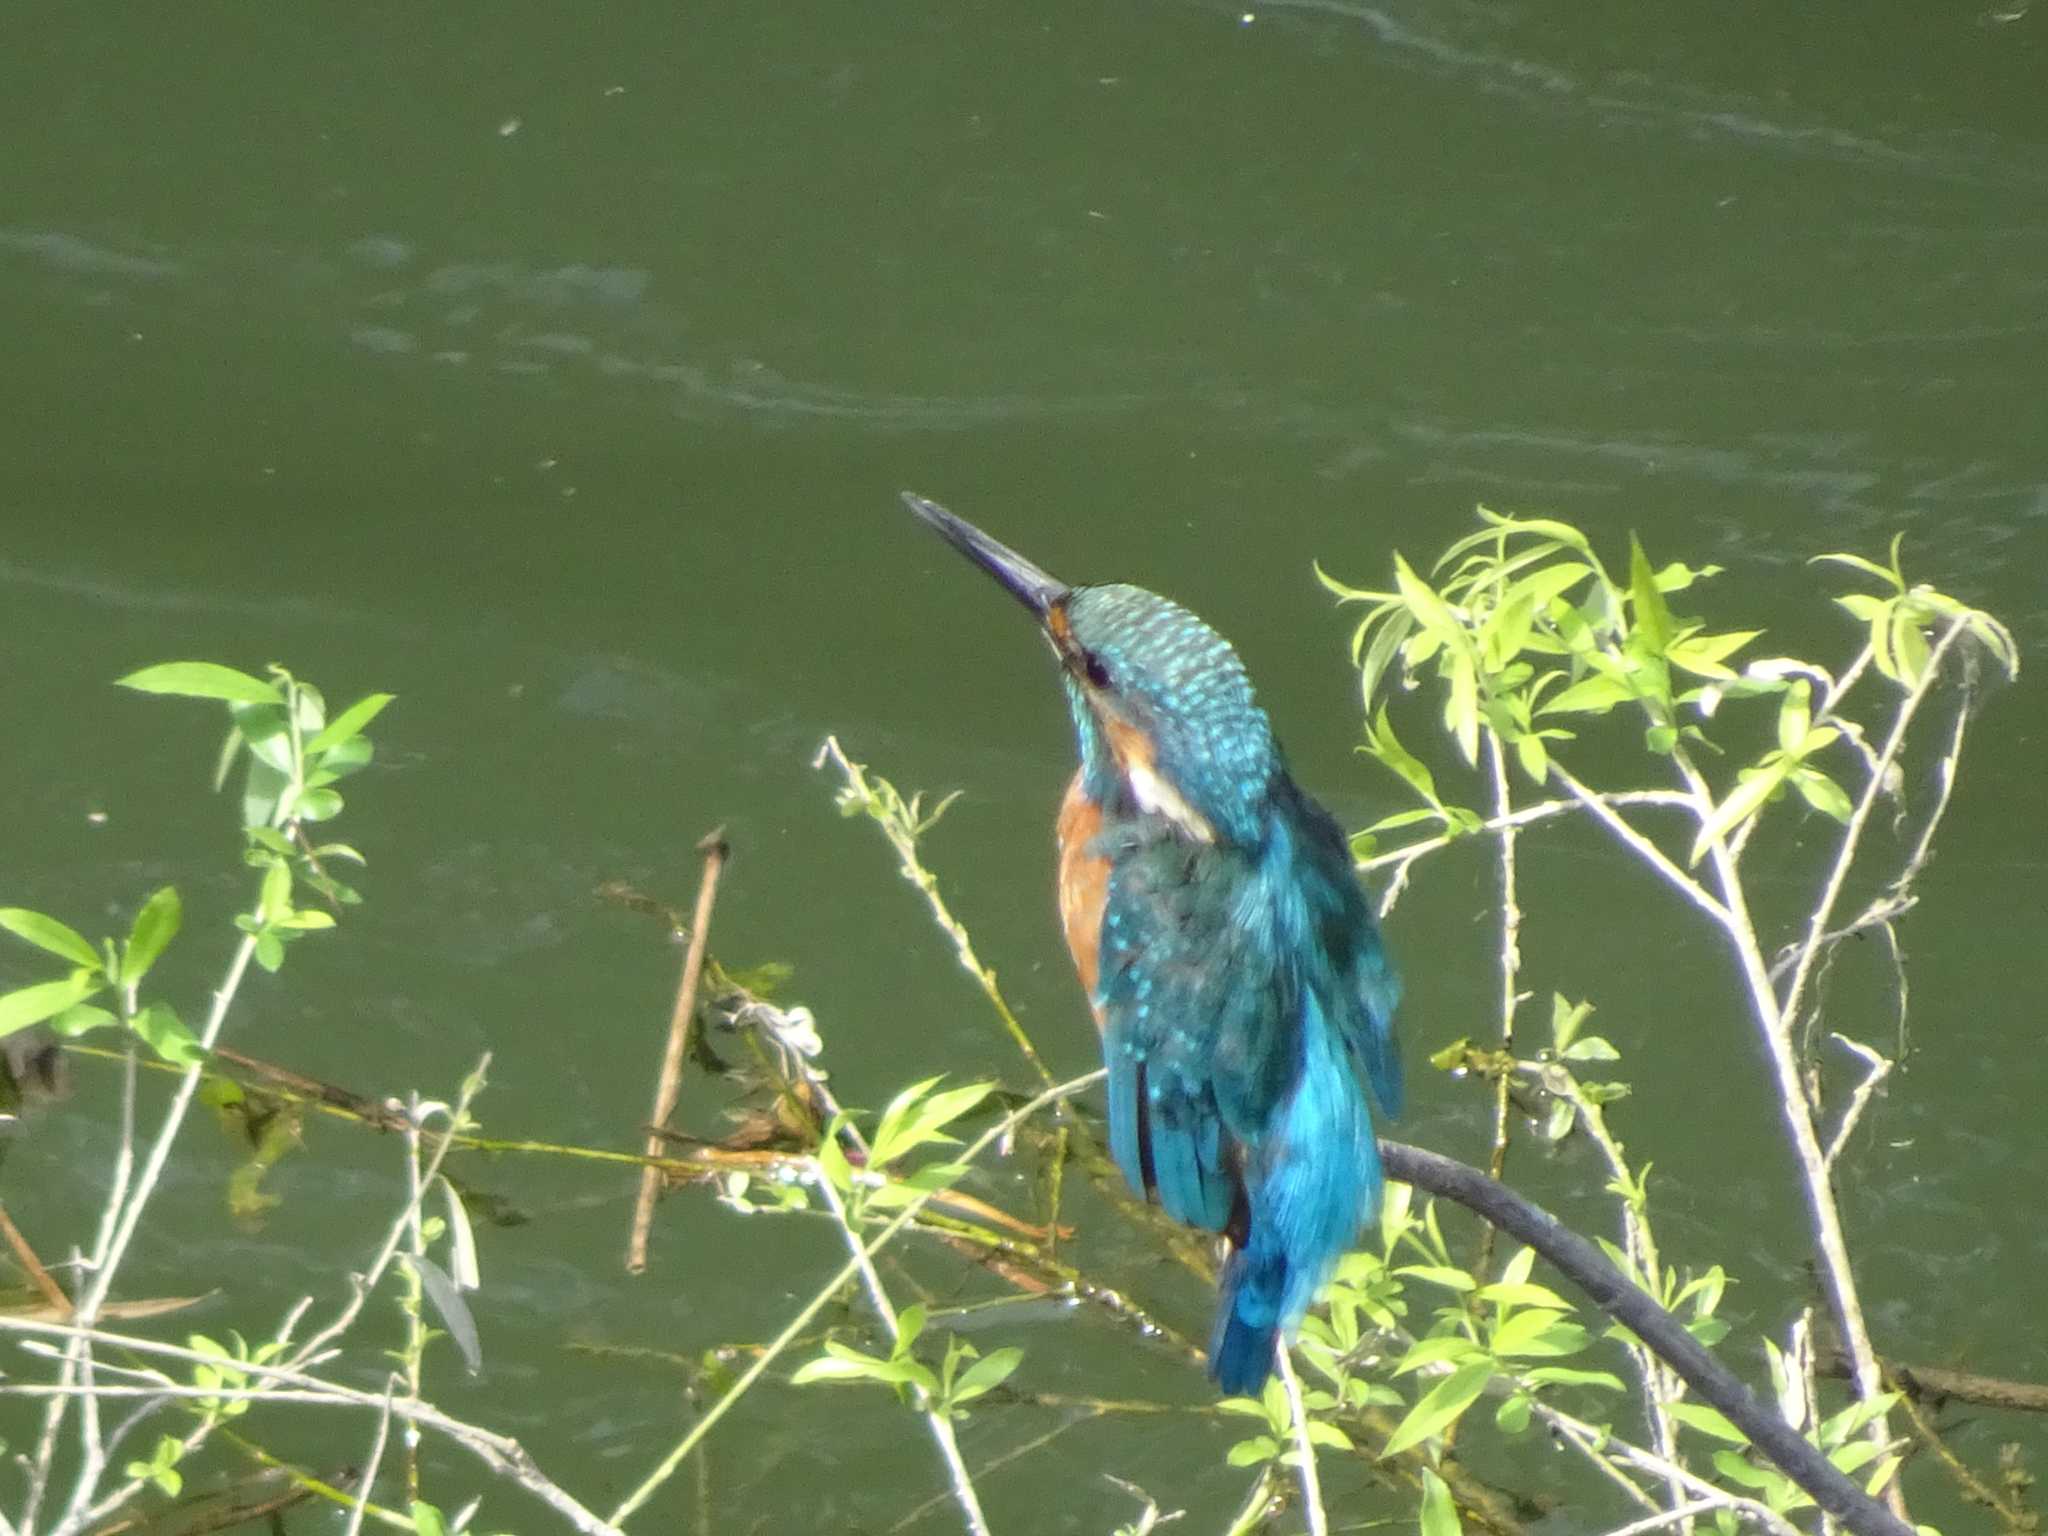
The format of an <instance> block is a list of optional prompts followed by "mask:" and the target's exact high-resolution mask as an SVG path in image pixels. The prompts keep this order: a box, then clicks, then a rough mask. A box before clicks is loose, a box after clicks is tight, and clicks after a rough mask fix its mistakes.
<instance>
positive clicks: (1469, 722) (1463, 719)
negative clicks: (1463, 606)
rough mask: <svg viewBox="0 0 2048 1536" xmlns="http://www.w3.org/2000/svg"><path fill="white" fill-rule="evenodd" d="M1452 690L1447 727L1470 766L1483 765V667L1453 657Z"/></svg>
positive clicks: (1463, 657)
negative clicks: (1480, 761)
mask: <svg viewBox="0 0 2048 1536" xmlns="http://www.w3.org/2000/svg"><path fill="white" fill-rule="evenodd" d="M1448 664H1449V671H1450V677H1449V683H1450V688H1449V691H1448V693H1447V695H1446V696H1445V699H1444V725H1445V727H1446V728H1448V729H1449V731H1450V733H1451V735H1452V736H1453V737H1455V738H1456V739H1457V743H1458V751H1459V752H1460V753H1461V754H1462V755H1463V756H1464V759H1465V761H1466V763H1467V764H1470V765H1475V766H1476V765H1477V763H1478V762H1479V668H1478V664H1477V663H1475V662H1474V661H1473V660H1472V658H1471V657H1470V656H1466V655H1462V654H1458V655H1453V656H1451V657H1450V658H1449V661H1448Z"/></svg>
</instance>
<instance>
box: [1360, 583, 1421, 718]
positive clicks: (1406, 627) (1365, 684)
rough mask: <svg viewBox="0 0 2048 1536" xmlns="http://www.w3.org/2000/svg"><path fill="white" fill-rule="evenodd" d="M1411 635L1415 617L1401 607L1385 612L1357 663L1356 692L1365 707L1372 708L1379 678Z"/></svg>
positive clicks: (1383, 674) (1384, 674)
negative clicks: (1363, 701) (1370, 642)
mask: <svg viewBox="0 0 2048 1536" xmlns="http://www.w3.org/2000/svg"><path fill="white" fill-rule="evenodd" d="M1361 628H1362V626H1361ZM1414 632H1415V618H1414V616H1413V615H1412V614H1410V613H1409V612H1408V610H1407V609H1405V608H1397V609H1394V610H1393V611H1391V612H1389V613H1388V614H1387V616H1386V617H1385V618H1384V619H1382V620H1381V621H1380V624H1379V627H1378V628H1377V629H1376V630H1375V631H1374V632H1373V637H1372V644H1371V645H1369V646H1367V647H1366V650H1365V654H1364V656H1362V657H1361V658H1360V659H1359V662H1358V686H1359V692H1360V696H1361V697H1362V698H1363V699H1364V700H1365V705H1366V708H1368V709H1370V708H1371V707H1372V701H1373V695H1374V694H1376V693H1378V692H1379V686H1380V679H1381V678H1383V677H1385V676H1386V673H1387V668H1388V667H1389V666H1391V665H1392V664H1393V661H1394V656H1395V653H1396V652H1398V651H1399V650H1400V649H1401V643H1402V642H1403V641H1404V640H1406V639H1407V638H1408V637H1409V636H1410V635H1411V634H1413V633H1414Z"/></svg>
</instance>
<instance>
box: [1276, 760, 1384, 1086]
mask: <svg viewBox="0 0 2048 1536" xmlns="http://www.w3.org/2000/svg"><path fill="white" fill-rule="evenodd" d="M1282 792H1283V793H1286V794H1288V795H1289V796H1290V797H1291V798H1292V800H1293V801H1294V806H1293V810H1294V815H1293V816H1292V817H1291V818H1289V824H1290V825H1292V826H1293V827H1294V829H1295V833H1294V841H1295V843H1296V845H1297V847H1296V866H1297V869H1298V871H1299V883H1300V888H1301V889H1302V891H1303V892H1304V899H1305V900H1306V901H1307V903H1308V905H1309V908H1310V912H1311V917H1312V921H1313V922H1314V924H1315V926H1316V928H1317V929H1318V930H1319V931H1320V933H1321V936H1322V945H1321V948H1322V952H1323V954H1324V955H1325V956H1327V957H1328V962H1329V965H1330V968H1331V971H1332V972H1333V973H1334V985H1333V986H1332V987H1331V988H1330V990H1329V995H1328V996H1327V997H1326V998H1325V1000H1324V1011H1325V1015H1326V1017H1328V1019H1329V1020H1330V1023H1331V1024H1332V1025H1333V1026H1334V1027H1335V1029H1336V1031H1337V1035H1338V1037H1339V1038H1340V1039H1341V1040H1343V1042H1344V1047H1345V1050H1346V1051H1347V1052H1348V1053H1349V1055H1350V1057H1351V1060H1352V1064H1353V1065H1354V1066H1355V1067H1356V1068H1357V1069H1358V1070H1359V1071H1360V1072H1362V1073H1363V1074H1364V1076H1365V1079H1366V1081H1367V1082H1369V1083H1370V1084H1371V1085H1372V1095H1373V1098H1374V1099H1376V1100H1377V1101H1378V1102H1379V1106H1380V1108H1381V1109H1383V1110H1385V1111H1386V1112H1387V1114H1389V1115H1399V1114H1400V1113H1401V1101H1402V1098H1403V1096H1404V1089H1403V1083H1402V1072H1401V1043H1400V1041H1399V1040H1398V1039H1396V1038H1395V1035H1394V1009H1395V1007H1396V1006H1397V1005H1398V1004H1399V1003H1400V1001H1401V978H1400V977H1399V976H1398V975H1397V974H1396V973H1395V970H1394V964H1393V961H1392V959H1391V958H1390V957H1389V956H1388V954H1387V950H1386V946H1385V945H1384V944H1382V943H1381V942H1380V931H1379V925H1378V924H1377V923H1376V922H1374V921H1373V915H1372V905H1371V903H1370V901H1369V900H1368V898H1367V896H1366V893H1365V892H1364V890H1363V889H1361V888H1360V886H1359V884H1358V875H1357V873H1356V871H1355V870H1354V868H1353V866H1352V862H1351V844H1350V841H1349V839H1347V838H1346V837H1345V836H1344V830H1343V828H1341V827H1340V826H1338V825H1337V822H1336V820H1335V819H1334V818H1333V817H1332V816H1331V815H1330V813H1329V812H1327V811H1325V810H1324V809H1323V808H1322V807H1321V806H1319V805H1317V804H1316V803H1315V802H1314V801H1313V800H1311V799H1309V798H1308V796H1306V795H1304V794H1302V793H1301V792H1300V791H1299V790H1298V789H1296V788H1294V786H1293V783H1292V781H1291V780H1290V781H1286V782H1285V784H1284V788H1283V791H1282Z"/></svg>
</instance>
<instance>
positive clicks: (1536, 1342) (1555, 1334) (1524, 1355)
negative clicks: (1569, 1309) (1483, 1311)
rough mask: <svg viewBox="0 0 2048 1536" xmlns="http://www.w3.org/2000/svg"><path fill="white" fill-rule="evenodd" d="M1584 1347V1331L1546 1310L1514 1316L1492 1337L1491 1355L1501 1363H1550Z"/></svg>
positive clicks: (1531, 1308)
mask: <svg viewBox="0 0 2048 1536" xmlns="http://www.w3.org/2000/svg"><path fill="white" fill-rule="evenodd" d="M1585 1347H1586V1330H1585V1329H1583V1328H1581V1327H1580V1326H1579V1325H1578V1324H1577V1323H1574V1322H1569V1321H1567V1320H1566V1319H1565V1317H1564V1314H1562V1313H1560V1312H1553V1311H1551V1310H1550V1309H1549V1308H1547V1307H1530V1308H1528V1309H1527V1310H1526V1311H1522V1312H1517V1313H1515V1314H1514V1315H1513V1316H1512V1317H1510V1318H1509V1319H1508V1320H1507V1321H1506V1322H1504V1323H1502V1324H1501V1325H1500V1327H1499V1328H1498V1329H1497V1330H1496V1331H1495V1333H1494V1336H1493V1352H1494V1354H1495V1355H1497V1356H1500V1357H1501V1358H1503V1359H1506V1358H1510V1357H1512V1358H1516V1359H1524V1360H1527V1359H1539V1360H1540V1359H1552V1358H1556V1357H1559V1356H1563V1355H1575V1354H1577V1353H1578V1352H1579V1351H1580V1350H1582V1349H1584V1348H1585Z"/></svg>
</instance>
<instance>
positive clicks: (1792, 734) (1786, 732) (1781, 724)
mask: <svg viewBox="0 0 2048 1536" xmlns="http://www.w3.org/2000/svg"><path fill="white" fill-rule="evenodd" d="M1812 701H1813V685H1812V684H1811V683H1809V682H1807V681H1806V679H1805V678H1801V679H1799V680H1798V681H1797V682H1795V683H1794V684H1793V685H1792V686H1791V687H1790V688H1787V689H1786V690H1785V697H1784V698H1783V700H1781V701H1780V702H1779V705H1778V750H1779V751H1781V752H1785V753H1797V752H1798V751H1799V749H1800V747H1801V746H1802V745H1803V744H1804V742H1805V741H1806V733H1807V731H1808V730H1810V729H1811V728H1812V726H1813V702H1812Z"/></svg>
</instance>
